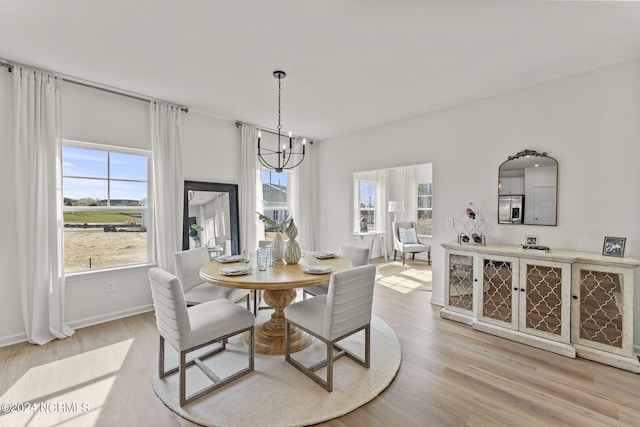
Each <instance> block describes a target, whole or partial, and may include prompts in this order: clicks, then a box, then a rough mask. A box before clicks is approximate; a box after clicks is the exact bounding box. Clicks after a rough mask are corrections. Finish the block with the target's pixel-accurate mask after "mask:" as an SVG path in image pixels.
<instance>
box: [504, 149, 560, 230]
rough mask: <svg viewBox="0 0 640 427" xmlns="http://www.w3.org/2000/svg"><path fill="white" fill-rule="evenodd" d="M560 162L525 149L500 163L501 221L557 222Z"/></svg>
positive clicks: (537, 223) (536, 223)
mask: <svg viewBox="0 0 640 427" xmlns="http://www.w3.org/2000/svg"><path fill="white" fill-rule="evenodd" d="M557 193H558V162H557V161H556V159H554V158H553V157H549V156H547V153H538V152H537V151H533V150H524V151H521V152H519V153H518V154H516V155H515V156H509V157H508V159H507V160H506V161H505V162H503V163H502V164H501V165H500V169H499V172H498V223H499V224H528V225H556V216H557Z"/></svg>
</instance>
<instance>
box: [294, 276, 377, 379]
mask: <svg viewBox="0 0 640 427" xmlns="http://www.w3.org/2000/svg"><path fill="white" fill-rule="evenodd" d="M375 280H376V267H375V266H374V265H363V266H360V267H355V268H351V269H349V270H344V271H341V272H337V273H333V274H332V275H331V280H330V281H329V289H328V293H327V295H319V296H317V297H314V298H309V299H306V300H302V301H300V302H297V303H295V304H292V305H290V306H289V307H287V308H285V310H284V317H285V360H286V361H287V362H288V363H290V364H291V365H293V366H294V367H295V368H296V369H298V370H299V371H300V372H302V373H303V374H305V375H306V376H308V377H309V378H311V379H312V380H313V381H315V382H316V383H318V384H320V385H321V386H322V387H323V388H324V389H325V390H327V391H332V390H333V363H334V361H335V360H337V359H338V358H340V357H342V356H345V355H346V356H348V357H350V358H351V359H353V360H355V361H356V362H357V363H359V364H361V365H362V366H364V367H366V368H369V367H370V365H371V311H372V304H373V288H374V284H375ZM291 325H293V326H295V327H297V328H300V329H302V330H303V331H305V332H307V333H309V334H311V335H312V336H314V337H315V338H317V339H318V340H320V341H322V342H324V343H325V344H326V346H327V354H326V359H325V360H323V361H321V362H319V363H316V364H315V365H313V366H310V367H306V366H304V365H303V364H302V363H300V362H299V361H298V360H296V359H294V358H293V357H292V356H291V345H290V344H291V342H290V333H291ZM360 331H364V335H365V337H364V338H365V341H364V350H363V351H364V357H360V356H358V355H356V354H355V353H354V352H352V351H347V350H346V349H345V348H343V347H341V346H340V345H339V344H337V343H338V342H339V341H341V340H343V339H344V338H347V337H349V336H351V335H353V334H355V333H357V332H360ZM334 347H335V348H336V349H338V350H339V352H338V353H337V354H336V355H335V356H334V354H333V350H334ZM324 366H326V367H327V371H326V379H322V377H320V376H319V375H317V374H316V373H315V371H317V370H318V369H320V368H322V367H324Z"/></svg>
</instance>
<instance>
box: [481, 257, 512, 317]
mask: <svg viewBox="0 0 640 427" xmlns="http://www.w3.org/2000/svg"><path fill="white" fill-rule="evenodd" d="M478 264H479V267H480V270H481V278H480V282H479V286H478V302H477V304H478V309H479V312H478V319H479V320H481V321H483V322H487V323H492V324H494V325H498V326H503V327H506V328H509V329H518V289H519V287H518V281H519V277H518V271H519V260H518V258H512V257H502V256H494V255H481V256H478Z"/></svg>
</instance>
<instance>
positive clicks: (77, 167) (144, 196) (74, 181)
mask: <svg viewBox="0 0 640 427" xmlns="http://www.w3.org/2000/svg"><path fill="white" fill-rule="evenodd" d="M148 161H149V160H148V153H147V152H144V151H141V150H126V149H121V148H115V147H109V146H104V145H99V144H89V143H78V142H73V141H64V145H63V147H62V164H63V166H62V194H63V197H64V207H63V215H64V266H65V270H66V271H68V272H69V271H71V272H73V271H81V270H89V269H95V268H108V267H115V266H124V265H131V264H138V263H145V262H148V260H149V255H148V249H147V226H148V224H147V222H148V218H147V200H148V193H147V191H148V185H147V184H148V178H147V170H148Z"/></svg>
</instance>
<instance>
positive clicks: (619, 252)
mask: <svg viewBox="0 0 640 427" xmlns="http://www.w3.org/2000/svg"><path fill="white" fill-rule="evenodd" d="M626 243H627V238H626V237H613V236H605V237H604V243H603V244H602V255H604V256H615V257H620V258H622V257H623V256H624V247H625V245H626Z"/></svg>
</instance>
